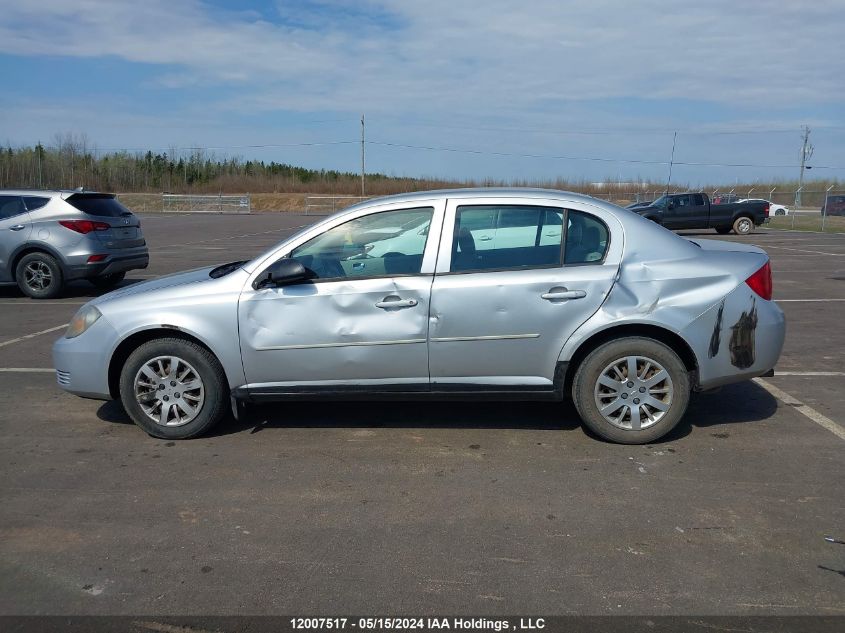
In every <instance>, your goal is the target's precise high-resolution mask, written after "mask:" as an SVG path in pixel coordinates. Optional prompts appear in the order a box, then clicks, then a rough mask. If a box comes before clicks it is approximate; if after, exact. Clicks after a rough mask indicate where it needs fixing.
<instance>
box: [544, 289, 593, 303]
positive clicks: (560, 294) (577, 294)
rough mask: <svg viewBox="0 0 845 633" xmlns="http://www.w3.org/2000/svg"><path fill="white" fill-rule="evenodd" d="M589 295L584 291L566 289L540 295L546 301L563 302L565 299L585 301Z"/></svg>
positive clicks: (553, 290) (552, 290)
mask: <svg viewBox="0 0 845 633" xmlns="http://www.w3.org/2000/svg"><path fill="white" fill-rule="evenodd" d="M586 296H587V293H586V292H585V291H583V290H566V289H564V288H560V289H558V288H552V289H551V290H550V291H549V292H544V293H543V294H541V295H540V297H541V298H542V299H545V300H546V301H562V300H564V299H583V298H584V297H586Z"/></svg>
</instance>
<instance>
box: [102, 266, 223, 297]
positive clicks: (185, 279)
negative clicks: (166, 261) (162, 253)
mask: <svg viewBox="0 0 845 633" xmlns="http://www.w3.org/2000/svg"><path fill="white" fill-rule="evenodd" d="M214 268H216V266H205V267H203V268H195V269H193V270H187V271H185V272H181V273H175V274H173V275H165V276H164V277H157V278H156V279H150V280H149V281H142V282H140V283H137V284H132V285H131V286H126V287H125V288H120V289H118V290H114V291H112V292H109V293H108V294H104V295H103V296H101V297H97V298H96V299H94V300H93V301H91V302H90V305H98V304H100V303H104V302H107V301H112V300H114V299H122V298H124V297H130V296H132V295H139V294H143V293H147V292H153V291H155V290H162V289H163V288H172V287H174V286H186V285H189V284H197V283H203V282H212V281H215V280H214V279H212V278H211V277H209V275H208V274H209V273H210V272H211V271H212V270H214Z"/></svg>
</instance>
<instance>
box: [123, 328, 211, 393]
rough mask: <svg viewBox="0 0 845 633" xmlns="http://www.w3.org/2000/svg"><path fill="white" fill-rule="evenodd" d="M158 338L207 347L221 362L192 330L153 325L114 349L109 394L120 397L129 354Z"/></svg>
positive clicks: (132, 335) (125, 339)
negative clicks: (121, 379) (123, 371)
mask: <svg viewBox="0 0 845 633" xmlns="http://www.w3.org/2000/svg"><path fill="white" fill-rule="evenodd" d="M158 338H177V339H182V340H184V341H189V342H191V343H194V344H196V345H199V346H200V347H202V348H204V349H206V350H207V351H208V352H209V353H210V354H211V355H213V356H214V357H215V358H216V359H217V362H220V356H219V355H218V354H217V353H215V351H214V350H213V349H212V348H211V346H209V345H208V344H207V343H206V342H205V341H203V340H202V339H201V338H199V337H198V336H196V335H195V334H193V333H191V332H186V331H185V330H183V329H181V328H178V327H176V326H173V325H161V326H158V327H152V328H147V329H144V330H140V331H137V332H133V333H132V334H130V335H129V336H127V337H126V338H124V339H123V340H122V341H120V343H119V344H118V345H117V347H115V349H114V351H113V352H112V354H111V358H110V359H109V367H108V383H109V394H110V395H111V397H112V398H113V399H115V400H119V399H120V372H121V370H122V369H123V365H124V364H125V363H126V359H128V358H129V355H130V354H132V352H134V351H135V350H136V349H138V348H139V347H140V346H141V345H143V344H144V343H148V342H149V341H153V340H155V339H158ZM220 364H221V366H222V365H223V364H222V363H220Z"/></svg>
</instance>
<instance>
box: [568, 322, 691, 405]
mask: <svg viewBox="0 0 845 633" xmlns="http://www.w3.org/2000/svg"><path fill="white" fill-rule="evenodd" d="M633 336H640V337H644V338H650V339H654V340H656V341H659V342H661V343H663V344H664V345H666V346H667V347H669V349H671V350H672V351H674V352H675V353H676V354H677V355H678V356H679V357H680V358H681V360H682V361H683V363H684V366H685V367H686V368H687V371H688V372H689V374H690V382H691V384H692V385H693V388H694V389H695V388H697V386H698V358H697V357H696V355H695V352H694V351H693V349H692V347H690V345H689V343H687V341H685V340H684V339H683V337H681V336H680V335H679V334H677V333H675V332H673V331H672V330H669V329H667V328H665V327H661V326H659V325H653V324H649V323H626V324H622V325H615V326H611V327H609V328H606V329H604V330H600V331H598V332H596V333H594V334H592V335H591V336H590V337H589V338H587V339H585V340H584V341H582V342H581V343H580V344H579V345H578V347H577V348H576V349H575V351H574V352H573V353H572V356H571V357H570V358H569V361H568V362H567V365H566V372H565V373H564V377H563V393H564V394H568V393H569V392H570V391H571V390H572V381H573V379H574V377H575V372H577V371H578V367H579V366H580V365H581V363H582V362H584V359H585V358H587V356H589V354H590V353H591V352H592V351H593V350H595V349H596V348H598V347H599V346H601V345H604V344H605V343H607V342H609V341H613V340H616V339H620V338H629V337H633Z"/></svg>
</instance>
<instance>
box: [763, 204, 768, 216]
mask: <svg viewBox="0 0 845 633" xmlns="http://www.w3.org/2000/svg"><path fill="white" fill-rule="evenodd" d="M763 213H765V214H766V217H769V203H768V202H767V203H766V207H765V208H764V209H763Z"/></svg>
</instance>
